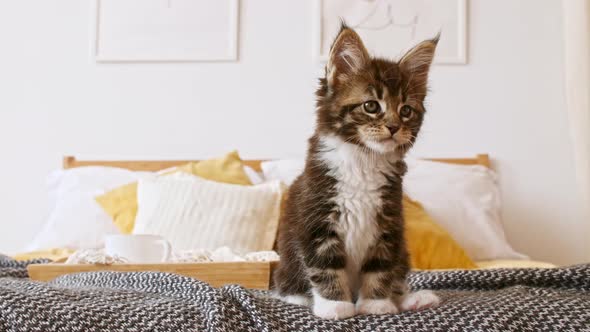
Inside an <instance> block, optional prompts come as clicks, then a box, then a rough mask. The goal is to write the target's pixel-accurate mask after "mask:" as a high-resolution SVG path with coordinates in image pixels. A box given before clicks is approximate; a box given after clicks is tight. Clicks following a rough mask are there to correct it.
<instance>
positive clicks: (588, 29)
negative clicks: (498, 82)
mask: <svg viewBox="0 0 590 332" xmlns="http://www.w3.org/2000/svg"><path fill="white" fill-rule="evenodd" d="M562 4H563V22H564V29H563V31H564V41H565V44H564V47H565V87H566V99H567V111H568V116H569V122H570V128H571V130H570V131H571V135H572V142H573V146H574V155H575V157H574V161H575V165H576V175H577V183H578V185H579V191H580V195H581V203H582V204H581V205H582V208H583V209H584V211H583V213H584V215H583V217H584V223H585V225H586V227H587V228H586V229H587V231H588V233H587V237H586V238H587V239H588V240H590V218H589V217H590V210H589V208H590V0H562ZM588 242H590V241H588ZM586 252H587V254H588V252H590V245H588V248H587V250H586ZM589 258H590V257H589Z"/></svg>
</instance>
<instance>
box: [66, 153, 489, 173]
mask: <svg viewBox="0 0 590 332" xmlns="http://www.w3.org/2000/svg"><path fill="white" fill-rule="evenodd" d="M428 160H432V161H438V162H442V163H449V164H461V165H482V166H485V167H488V168H490V167H491V163H490V157H489V156H488V155H487V154H478V155H476V156H475V157H474V158H430V159H428ZM191 161H198V160H78V159H76V157H73V156H67V157H64V159H63V168H64V169H68V168H74V167H82V166H110V167H119V168H126V169H129V170H132V171H151V172H155V171H160V170H163V169H166V168H170V167H174V166H179V165H183V164H186V163H189V162H191ZM263 161H264V160H244V164H246V165H248V166H250V167H252V168H253V169H255V170H257V171H260V170H261V169H260V163H261V162H263Z"/></svg>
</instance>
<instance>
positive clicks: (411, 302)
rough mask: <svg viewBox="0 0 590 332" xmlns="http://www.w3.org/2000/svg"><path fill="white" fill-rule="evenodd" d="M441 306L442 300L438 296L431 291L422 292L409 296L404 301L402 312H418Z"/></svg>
mask: <svg viewBox="0 0 590 332" xmlns="http://www.w3.org/2000/svg"><path fill="white" fill-rule="evenodd" d="M439 304H440V299H439V298H438V296H436V294H434V293H433V292H432V291H429V290H421V291H417V292H414V293H410V294H407V295H406V296H405V297H404V300H403V301H402V305H401V307H402V311H408V310H412V311H418V310H422V309H427V308H432V307H436V306H437V305H439Z"/></svg>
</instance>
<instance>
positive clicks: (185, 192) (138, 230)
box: [133, 173, 283, 251]
mask: <svg viewBox="0 0 590 332" xmlns="http://www.w3.org/2000/svg"><path fill="white" fill-rule="evenodd" d="M282 192H283V186H282V184H281V183H280V182H278V181H273V182H268V183H264V184H260V185H255V186H240V185H233V184H226V183H218V182H213V181H209V180H205V179H202V178H199V177H197V176H194V175H190V174H184V173H177V174H173V175H170V176H166V177H158V178H151V179H142V180H140V181H139V185H138V189H137V203H138V211H137V217H136V220H135V226H134V229H133V233H134V234H157V235H160V236H163V237H165V238H166V239H167V240H168V241H170V243H171V244H172V247H173V248H174V249H175V250H190V249H197V248H203V249H214V248H218V247H222V246H228V247H230V248H232V249H234V250H238V251H261V250H271V249H272V247H273V245H274V240H275V237H276V232H277V228H278V221H279V214H280V206H281V194H282Z"/></svg>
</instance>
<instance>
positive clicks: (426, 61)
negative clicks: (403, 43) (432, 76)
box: [399, 35, 440, 89]
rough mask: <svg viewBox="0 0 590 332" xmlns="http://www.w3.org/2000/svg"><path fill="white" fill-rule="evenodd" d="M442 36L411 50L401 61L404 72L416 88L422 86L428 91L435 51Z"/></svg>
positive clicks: (400, 64) (426, 41)
mask: <svg viewBox="0 0 590 332" xmlns="http://www.w3.org/2000/svg"><path fill="white" fill-rule="evenodd" d="M439 38H440V35H437V36H436V37H435V38H434V39H430V40H425V41H423V42H421V43H420V44H418V45H416V46H414V48H412V49H411V50H409V51H408V52H407V53H406V54H405V55H404V56H403V57H402V58H401V60H400V61H399V66H400V68H401V70H402V71H404V72H406V73H407V74H408V75H409V77H410V80H411V82H410V83H411V84H413V85H414V86H416V87H418V86H422V87H423V88H424V89H426V83H427V81H428V71H429V70H430V65H431V64H432V59H433V58H434V51H435V50H436V45H437V44H438V40H439Z"/></svg>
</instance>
